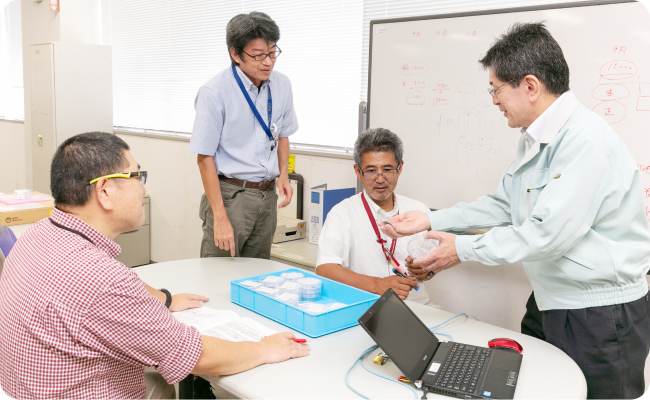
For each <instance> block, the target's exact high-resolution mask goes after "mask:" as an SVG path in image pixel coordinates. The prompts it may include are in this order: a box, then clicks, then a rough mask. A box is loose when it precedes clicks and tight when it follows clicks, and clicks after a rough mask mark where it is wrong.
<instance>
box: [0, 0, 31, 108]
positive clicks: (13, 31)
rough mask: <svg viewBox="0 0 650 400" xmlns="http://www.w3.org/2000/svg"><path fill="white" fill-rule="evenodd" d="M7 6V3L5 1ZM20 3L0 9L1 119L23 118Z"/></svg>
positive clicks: (12, 2)
mask: <svg viewBox="0 0 650 400" xmlns="http://www.w3.org/2000/svg"><path fill="white" fill-rule="evenodd" d="M5 3H6V2H5ZM20 18H21V12H20V0H13V1H10V2H8V3H7V4H6V5H4V7H0V118H6V119H18V120H24V119H25V105H24V101H23V99H24V95H23V93H24V89H23V47H22V46H23V39H22V23H21V19H20Z"/></svg>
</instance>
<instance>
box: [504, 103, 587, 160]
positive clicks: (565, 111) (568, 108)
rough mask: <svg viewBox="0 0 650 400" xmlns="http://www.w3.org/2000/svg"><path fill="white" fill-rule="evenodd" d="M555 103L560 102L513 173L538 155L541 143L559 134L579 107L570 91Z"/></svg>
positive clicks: (549, 140) (548, 141) (546, 142)
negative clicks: (537, 138)
mask: <svg viewBox="0 0 650 400" xmlns="http://www.w3.org/2000/svg"><path fill="white" fill-rule="evenodd" d="M557 101H560V102H561V103H559V104H558V107H557V109H556V110H555V111H554V112H553V114H551V115H550V116H549V117H548V121H547V122H546V126H545V127H544V130H543V131H542V134H541V136H540V138H539V140H538V141H537V142H535V144H534V145H533V146H532V147H531V148H530V149H529V150H528V152H526V154H525V155H524V157H523V158H522V159H521V161H520V162H519V165H517V168H515V171H516V170H518V169H519V168H521V166H522V165H524V164H526V163H527V162H528V161H530V160H532V159H533V158H534V157H535V156H536V155H537V153H539V151H540V146H541V144H542V143H544V144H548V143H550V142H551V141H552V140H553V138H555V135H557V134H558V132H560V129H561V128H562V126H564V124H565V123H566V122H567V120H568V119H569V117H570V116H571V114H573V112H574V111H575V109H576V108H577V107H578V106H579V105H580V102H579V101H578V98H577V97H576V96H575V94H573V92H571V91H569V92H568V93H565V96H564V98H562V99H558V100H557ZM524 148H525V147H524Z"/></svg>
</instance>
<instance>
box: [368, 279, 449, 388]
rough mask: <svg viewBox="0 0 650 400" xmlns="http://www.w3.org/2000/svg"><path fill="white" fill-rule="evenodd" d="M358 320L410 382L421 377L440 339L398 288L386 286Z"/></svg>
mask: <svg viewBox="0 0 650 400" xmlns="http://www.w3.org/2000/svg"><path fill="white" fill-rule="evenodd" d="M359 324H361V326H363V328H364V329H365V330H366V332H368V334H369V335H370V336H371V337H372V338H373V339H374V341H375V342H377V344H378V345H379V347H381V349H382V350H383V351H384V352H385V353H386V354H388V357H390V359H391V360H392V361H393V362H394V363H395V365H396V366H397V367H398V368H399V369H400V371H402V373H404V375H405V376H406V377H407V378H409V379H411V382H413V380H417V379H420V378H421V377H422V375H423V373H424V371H425V369H426V367H427V366H428V365H429V363H430V361H431V358H432V357H433V353H434V352H435V350H436V348H437V346H438V339H437V338H436V336H435V335H434V334H433V333H431V331H429V329H428V328H427V327H426V326H425V325H424V324H423V323H422V321H420V319H419V318H418V317H416V316H415V314H413V311H411V309H410V308H408V306H407V305H406V304H404V302H403V301H402V300H401V299H400V298H399V297H398V296H397V295H396V294H395V292H393V291H392V290H391V289H389V290H387V291H386V293H384V294H383V295H382V296H381V297H380V298H379V299H378V300H377V301H376V302H375V304H373V305H372V307H370V308H369V309H368V311H366V313H365V314H363V316H362V317H361V318H359Z"/></svg>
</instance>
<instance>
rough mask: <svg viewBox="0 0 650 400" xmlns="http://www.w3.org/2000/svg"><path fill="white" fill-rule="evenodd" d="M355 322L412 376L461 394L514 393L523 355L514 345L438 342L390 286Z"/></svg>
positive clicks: (429, 387)
mask: <svg viewBox="0 0 650 400" xmlns="http://www.w3.org/2000/svg"><path fill="white" fill-rule="evenodd" d="M359 324H360V325H361V326H362V327H363V329H365V330H366V332H368V334H369V335H370V337H372V339H373V340H374V341H375V342H377V344H378V345H379V347H381V349H382V350H383V352H384V353H386V355H388V357H389V358H390V359H391V361H392V362H393V363H395V365H396V366H397V368H399V369H400V371H402V373H403V374H404V376H406V377H407V378H408V379H409V380H410V381H411V382H413V383H415V384H416V386H418V387H420V386H421V388H422V389H423V390H424V391H425V396H426V392H431V393H439V394H444V395H447V396H454V397H460V398H464V399H482V398H494V399H512V398H513V397H514V394H515V389H516V387H517V381H518V378H519V368H520V366H521V360H522V358H523V357H522V355H521V354H519V353H518V352H517V351H515V350H510V349H504V348H487V347H479V346H473V345H468V344H462V343H457V342H440V341H439V340H438V338H437V337H436V336H435V335H434V334H433V333H431V331H430V330H429V328H427V326H426V325H424V324H423V323H422V321H421V320H420V319H419V318H418V317H417V316H416V315H415V314H414V313H413V311H411V309H410V308H409V307H408V306H407V305H406V304H404V302H403V301H402V300H401V299H400V298H399V297H398V296H397V295H396V294H395V292H393V290H392V289H388V290H387V291H386V293H384V294H383V295H382V296H381V297H380V298H379V299H378V300H377V301H376V302H375V303H374V304H373V305H372V306H371V307H370V308H369V309H368V310H367V311H366V312H365V314H363V315H362V316H361V318H359Z"/></svg>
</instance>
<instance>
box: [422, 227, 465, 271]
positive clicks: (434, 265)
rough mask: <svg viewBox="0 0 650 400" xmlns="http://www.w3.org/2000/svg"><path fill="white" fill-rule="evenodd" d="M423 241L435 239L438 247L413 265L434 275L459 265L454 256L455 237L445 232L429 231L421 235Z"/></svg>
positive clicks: (457, 259)
mask: <svg viewBox="0 0 650 400" xmlns="http://www.w3.org/2000/svg"><path fill="white" fill-rule="evenodd" d="M422 236H423V237H424V238H425V239H435V240H437V241H438V242H439V244H438V247H436V249H435V250H433V251H432V252H431V253H429V254H427V255H426V256H424V257H422V258H418V259H417V260H414V261H413V264H416V265H420V266H422V267H423V268H424V269H425V270H427V271H433V272H435V273H436V274H437V273H438V272H440V271H443V270H445V269H448V268H451V267H453V266H455V265H458V264H460V259H459V258H458V254H456V235H454V234H451V233H445V232H436V231H430V232H427V233H425V234H423V235H422Z"/></svg>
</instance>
